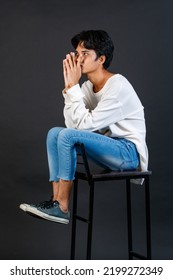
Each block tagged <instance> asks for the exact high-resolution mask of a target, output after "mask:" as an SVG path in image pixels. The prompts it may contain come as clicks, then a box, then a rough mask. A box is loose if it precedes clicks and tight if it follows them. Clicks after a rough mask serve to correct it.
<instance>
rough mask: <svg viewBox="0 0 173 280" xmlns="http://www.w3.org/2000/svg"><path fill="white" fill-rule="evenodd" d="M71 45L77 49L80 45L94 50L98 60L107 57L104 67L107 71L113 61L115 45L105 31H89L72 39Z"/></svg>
mask: <svg viewBox="0 0 173 280" xmlns="http://www.w3.org/2000/svg"><path fill="white" fill-rule="evenodd" d="M71 43H72V45H73V47H74V48H75V49H76V48H77V46H78V45H79V44H80V43H83V46H84V47H85V48H86V49H89V50H94V51H95V52H96V55H97V58H98V57H100V56H101V55H105V57H106V60H105V62H104V64H103V67H104V68H105V69H107V68H108V67H109V65H110V63H111V61H112V58H113V52H114V45H113V42H112V40H111V38H110V36H109V35H108V33H107V32H106V31H103V30H87V31H82V32H80V33H78V34H76V35H75V36H74V37H73V38H72V39H71Z"/></svg>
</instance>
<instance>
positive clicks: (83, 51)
mask: <svg viewBox="0 0 173 280" xmlns="http://www.w3.org/2000/svg"><path fill="white" fill-rule="evenodd" d="M89 51H90V50H83V51H81V52H89ZM76 53H78V51H76Z"/></svg>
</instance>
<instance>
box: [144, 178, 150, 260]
mask: <svg viewBox="0 0 173 280" xmlns="http://www.w3.org/2000/svg"><path fill="white" fill-rule="evenodd" d="M145 210H146V238H147V240H146V241H147V259H149V260H150V259H151V220H150V192H149V176H146V178H145Z"/></svg>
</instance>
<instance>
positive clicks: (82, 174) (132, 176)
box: [71, 143, 152, 259]
mask: <svg viewBox="0 0 173 280" xmlns="http://www.w3.org/2000/svg"><path fill="white" fill-rule="evenodd" d="M76 146H77V150H80V151H81V154H80V155H81V156H82V160H83V162H82V164H83V166H84V171H78V170H77V171H76V173H75V180H74V189H73V209H72V234H71V259H74V258H75V245H76V222H77V220H79V221H82V222H84V223H86V224H87V225H88V233H87V255H86V259H91V249H92V227H93V210H94V187H95V182H101V181H116V180H117V181H118V180H125V182H126V201H127V235H128V256H129V259H133V258H134V257H135V258H138V259H151V225H150V193H149V177H150V176H151V174H152V172H151V171H139V170H131V171H111V170H101V171H99V172H91V171H90V167H89V164H88V159H87V156H86V152H85V147H84V144H83V143H78V144H76ZM78 164H81V162H78ZM138 179H139V181H140V182H141V180H143V181H144V183H143V184H142V186H141V187H142V188H143V189H144V194H145V217H146V255H143V254H140V253H138V252H136V251H134V250H133V238H132V237H133V235H132V210H131V209H132V207H131V182H133V180H134V181H135V182H138V181H136V180H138ZM79 180H84V181H87V182H88V186H89V211H88V218H85V217H81V216H80V215H79V214H78V213H77V198H78V181H79Z"/></svg>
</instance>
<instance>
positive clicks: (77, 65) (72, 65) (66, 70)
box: [63, 53, 82, 90]
mask: <svg viewBox="0 0 173 280" xmlns="http://www.w3.org/2000/svg"><path fill="white" fill-rule="evenodd" d="M63 74H64V83H65V90H67V89H69V88H71V87H72V86H74V85H76V84H78V83H79V80H80V77H81V74H82V73H81V61H80V60H79V59H78V60H76V57H75V54H74V53H70V54H67V55H66V59H64V60H63Z"/></svg>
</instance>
